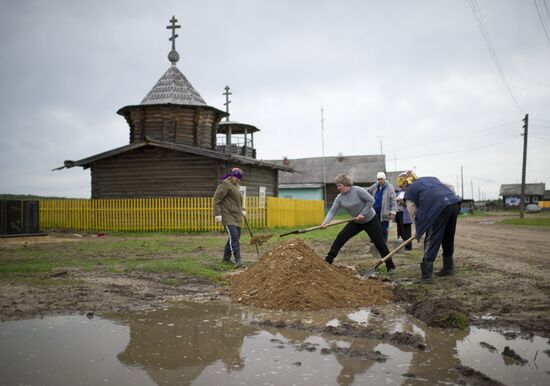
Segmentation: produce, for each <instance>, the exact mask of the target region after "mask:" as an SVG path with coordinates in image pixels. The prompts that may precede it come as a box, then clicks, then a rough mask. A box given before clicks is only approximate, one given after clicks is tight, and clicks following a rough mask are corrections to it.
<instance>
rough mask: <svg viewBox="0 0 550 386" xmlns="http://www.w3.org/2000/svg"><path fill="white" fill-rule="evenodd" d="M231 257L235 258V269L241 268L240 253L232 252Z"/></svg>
mask: <svg viewBox="0 0 550 386" xmlns="http://www.w3.org/2000/svg"><path fill="white" fill-rule="evenodd" d="M233 256H234V257H235V268H241V267H242V266H243V265H242V264H241V251H237V252H234V253H233Z"/></svg>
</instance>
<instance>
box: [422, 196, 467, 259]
mask: <svg viewBox="0 0 550 386" xmlns="http://www.w3.org/2000/svg"><path fill="white" fill-rule="evenodd" d="M459 210H460V209H459V205H458V204H452V205H447V206H446V207H445V209H443V212H441V214H440V215H439V216H438V217H437V219H436V220H435V222H434V223H433V224H432V226H431V227H430V228H428V231H427V232H426V238H425V239H424V261H427V262H430V263H433V262H434V261H435V258H436V257H437V253H438V252H439V247H443V256H445V257H452V256H453V253H454V244H455V231H456V220H457V218H458V212H459Z"/></svg>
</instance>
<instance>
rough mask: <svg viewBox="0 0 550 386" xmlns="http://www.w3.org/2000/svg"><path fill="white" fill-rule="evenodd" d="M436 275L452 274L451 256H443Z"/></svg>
mask: <svg viewBox="0 0 550 386" xmlns="http://www.w3.org/2000/svg"><path fill="white" fill-rule="evenodd" d="M435 274H436V276H451V275H452V274H454V267H453V257H452V256H443V268H441V269H440V270H439V271H437V272H436V273H435Z"/></svg>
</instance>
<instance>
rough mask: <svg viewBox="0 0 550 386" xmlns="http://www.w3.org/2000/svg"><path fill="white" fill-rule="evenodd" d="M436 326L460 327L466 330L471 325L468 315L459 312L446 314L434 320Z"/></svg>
mask: <svg viewBox="0 0 550 386" xmlns="http://www.w3.org/2000/svg"><path fill="white" fill-rule="evenodd" d="M434 323H435V325H436V326H439V327H443V328H458V329H460V330H465V329H467V328H468V326H469V325H470V322H469V320H468V317H466V316H465V315H463V314H461V313H459V312H457V313H451V314H449V315H446V316H445V317H443V318H441V319H438V320H435V321H434Z"/></svg>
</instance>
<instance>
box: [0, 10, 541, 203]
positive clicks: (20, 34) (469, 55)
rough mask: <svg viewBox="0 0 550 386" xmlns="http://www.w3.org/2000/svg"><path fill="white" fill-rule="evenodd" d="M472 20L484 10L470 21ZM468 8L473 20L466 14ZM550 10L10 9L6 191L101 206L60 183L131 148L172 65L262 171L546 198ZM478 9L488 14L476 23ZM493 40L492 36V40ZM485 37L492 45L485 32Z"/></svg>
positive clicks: (3, 153)
mask: <svg viewBox="0 0 550 386" xmlns="http://www.w3.org/2000/svg"><path fill="white" fill-rule="evenodd" d="M476 5H477V8H476ZM472 6H473V7H474V8H472ZM549 8H550V0H536V1H531V0H506V1H503V0H477V1H476V2H475V3H472V1H470V0H437V1H436V0H430V1H427V0H426V1H413V0H403V1H389V0H379V1H370V0H357V1H355V0H340V1H328V0H327V1H325V0H311V1H310V0H301V1H300V0H277V1H273V0H269V1H268V0H231V1H229V0H228V1H224V0H194V1H191V0H177V1H162V0H157V1H154V2H153V1H139V0H128V1H125V0H110V1H99V0H88V1H75V0H68V1H61V0H47V1H46V0H41V1H38V0H25V1H23V0H20V1H17V0H13V1H9V0H0V48H1V49H0V84H1V87H0V117H1V119H0V133H1V141H0V165H1V167H0V193H20V194H37V195H55V196H66V197H90V172H89V170H83V169H82V168H79V167H78V168H72V169H68V170H67V169H64V170H61V171H55V172H54V171H51V169H53V168H55V167H58V166H61V165H62V164H63V161H64V160H68V159H70V160H78V159H82V158H85V157H88V156H91V155H94V154H97V153H100V152H103V151H106V150H110V149H113V148H115V147H119V146H123V145H126V144H128V138H129V129H128V126H127V124H126V122H125V120H124V118H123V117H121V116H119V115H117V114H116V111H117V110H118V109H119V108H121V107H123V106H126V105H135V104H139V103H140V102H141V100H142V99H143V97H144V96H145V95H146V94H147V93H148V92H149V90H150V89H151V88H152V87H153V86H154V84H155V83H156V81H157V80H158V78H159V77H160V76H161V75H162V74H163V73H164V72H165V71H166V70H167V69H168V68H169V66H170V63H169V61H168V59H167V54H168V52H169V51H170V42H169V41H168V38H169V36H170V31H169V30H167V29H166V26H167V25H168V24H169V19H170V18H171V16H172V15H175V16H176V18H177V19H178V21H179V22H178V24H180V25H182V28H181V29H179V30H178V31H177V33H178V34H179V36H180V37H179V38H178V39H177V42H176V49H177V51H178V52H179V54H180V57H181V59H180V61H179V62H178V68H179V69H180V70H181V71H182V72H183V73H184V74H185V76H186V77H187V79H188V80H189V81H190V82H191V84H192V85H193V86H194V88H195V89H196V90H197V91H198V92H199V93H200V94H201V96H202V97H203V98H204V99H205V101H206V103H207V104H208V105H209V106H213V107H216V108H218V109H220V110H224V109H225V107H224V106H223V103H224V96H223V95H222V93H223V91H224V90H223V88H224V87H225V86H226V85H229V86H230V87H231V91H232V93H233V95H232V97H231V99H232V103H231V105H230V108H231V119H232V120H236V121H239V122H245V123H249V124H252V125H255V126H257V127H258V128H259V129H260V130H261V131H260V132H259V133H257V134H256V136H255V138H254V139H255V146H256V148H257V152H258V158H261V159H281V158H282V157H283V156H287V157H289V158H303V157H316V156H321V155H322V151H323V149H322V135H321V107H323V108H324V153H325V156H336V155H337V154H338V153H343V154H344V156H346V155H364V154H379V153H380V152H381V150H382V151H383V153H384V154H386V157H387V170H388V171H393V170H396V169H397V170H403V169H410V168H416V172H417V174H419V175H420V176H426V175H433V176H437V177H439V178H440V179H442V180H445V181H447V182H450V183H452V184H454V185H457V184H458V191H459V193H460V167H461V165H462V166H463V170H464V196H465V198H471V196H472V189H471V187H472V185H473V192H474V197H475V198H476V199H478V193H479V192H480V191H482V192H483V193H484V194H485V196H486V197H487V198H496V197H497V196H498V189H499V187H500V185H501V184H503V183H519V182H521V166H522V165H521V162H522V149H523V137H522V136H521V132H522V125H523V122H522V119H523V117H524V114H525V113H529V118H530V127H529V147H528V166H527V182H545V183H546V184H547V187H546V188H547V189H550V151H549V150H550V36H549V35H550V13H549ZM473 9H476V10H479V11H480V15H481V19H476V17H475V15H474V12H473ZM480 26H481V29H480ZM481 30H483V34H482V31H481Z"/></svg>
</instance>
